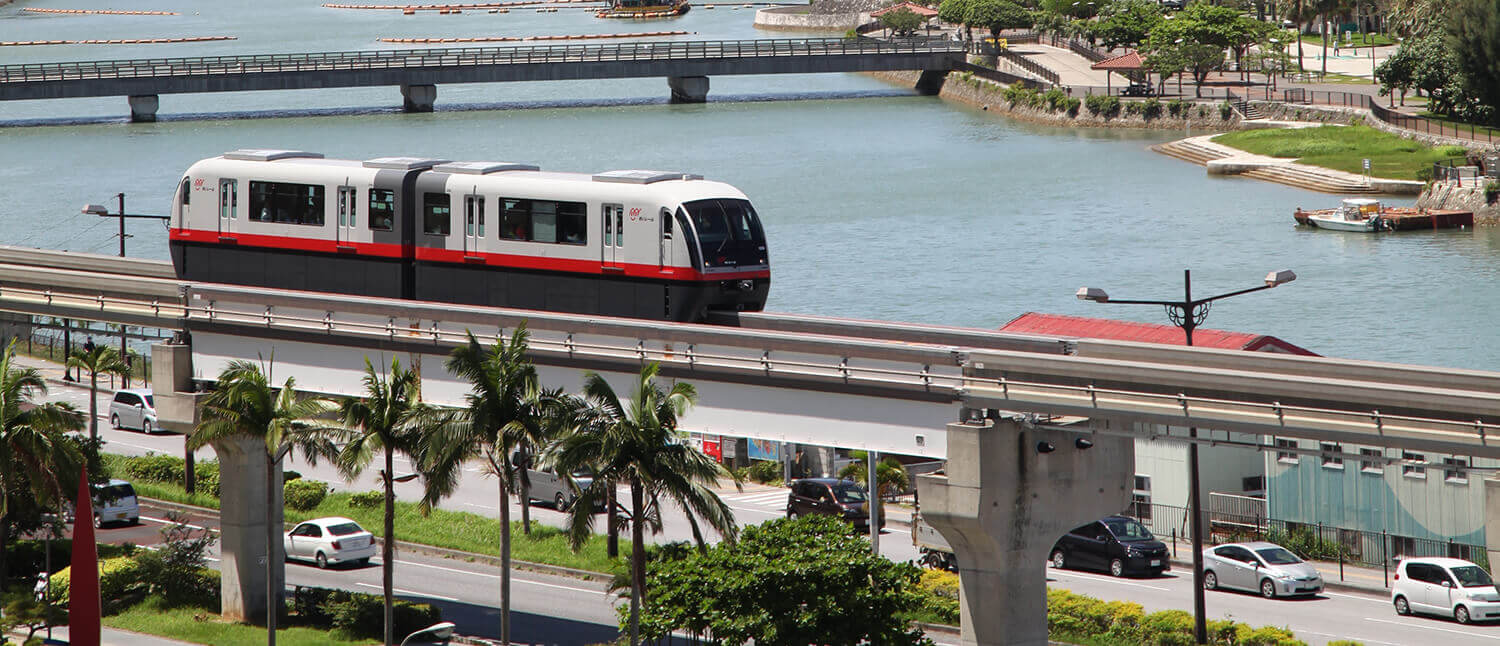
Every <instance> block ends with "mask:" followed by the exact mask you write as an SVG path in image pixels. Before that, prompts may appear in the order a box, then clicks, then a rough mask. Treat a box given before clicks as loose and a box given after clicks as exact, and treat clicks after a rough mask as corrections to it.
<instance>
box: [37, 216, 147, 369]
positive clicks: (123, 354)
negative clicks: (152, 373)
mask: <svg viewBox="0 0 1500 646" xmlns="http://www.w3.org/2000/svg"><path fill="white" fill-rule="evenodd" d="M115 199H116V200H118V205H119V210H118V211H117V212H115V213H113V214H111V213H110V212H109V209H107V208H105V207H103V206H101V205H98V204H85V205H84V206H83V209H82V211H81V212H82V213H83V214H85V215H97V216H100V217H107V218H119V219H120V257H121V258H124V257H125V238H126V235H125V218H142V219H146V220H161V221H162V222H163V223H165V222H167V221H168V220H170V219H171V216H166V215H134V214H128V213H126V212H125V194H124V193H116V194H115ZM63 334H64V336H66V334H67V331H66V329H64V332H63ZM129 337H130V334H129V328H128V326H126V325H125V324H123V323H121V324H120V358H121V360H123V361H125V365H126V366H129V365H130V349H129V347H128V346H127V345H126V342H127V340H128V339H129ZM64 345H66V343H65V344H64ZM121 383H122V384H123V387H125V388H129V387H130V376H129V374H126V375H124V376H122V377H121Z"/></svg>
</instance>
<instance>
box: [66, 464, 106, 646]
mask: <svg viewBox="0 0 1500 646" xmlns="http://www.w3.org/2000/svg"><path fill="white" fill-rule="evenodd" d="M68 595H69V601H68V643H70V644H74V645H75V646H99V614H100V612H99V609H100V605H99V551H98V549H97V546H96V545H95V544H94V501H93V497H92V496H91V495H89V475H88V468H87V467H85V468H84V469H83V473H80V474H79V475H78V501H77V503H76V504H74V505H73V567H72V573H71V575H70V581H69V584H68Z"/></svg>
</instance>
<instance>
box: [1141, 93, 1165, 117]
mask: <svg viewBox="0 0 1500 646" xmlns="http://www.w3.org/2000/svg"><path fill="white" fill-rule="evenodd" d="M1141 116H1143V117H1145V118H1147V119H1155V118H1157V117H1160V116H1161V101H1157V100H1156V99H1155V98H1150V99H1146V100H1145V101H1142V102H1141Z"/></svg>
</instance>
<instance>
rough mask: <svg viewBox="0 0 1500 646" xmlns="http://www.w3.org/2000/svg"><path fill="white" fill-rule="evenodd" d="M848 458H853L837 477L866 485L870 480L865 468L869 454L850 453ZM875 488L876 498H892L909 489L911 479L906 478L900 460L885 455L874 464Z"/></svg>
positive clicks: (904, 468)
mask: <svg viewBox="0 0 1500 646" xmlns="http://www.w3.org/2000/svg"><path fill="white" fill-rule="evenodd" d="M849 457H851V458H854V461H853V462H850V463H849V464H846V465H844V468H843V469H840V470H839V477H840V478H847V479H849V480H853V481H855V482H858V483H860V484H862V485H863V484H867V483H868V482H869V480H870V476H869V473H868V469H869V467H867V466H866V463H867V462H869V454H868V453H866V452H864V451H850V452H849ZM875 486H876V487H878V489H879V491H877V492H876V493H875V496H876V497H877V498H882V497H888V496H894V495H896V494H899V493H900V492H903V491H906V490H907V489H909V488H911V478H910V477H908V476H907V474H906V467H903V466H901V461H900V460H897V459H896V458H893V457H891V456H889V455H887V456H885V457H884V458H881V460H880V461H879V462H876V463H875Z"/></svg>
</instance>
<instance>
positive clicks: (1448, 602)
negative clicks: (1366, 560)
mask: <svg viewBox="0 0 1500 646" xmlns="http://www.w3.org/2000/svg"><path fill="white" fill-rule="evenodd" d="M1391 603H1393V604H1395V606H1396V614H1400V615H1409V614H1417V613H1420V614H1427V615H1438V616H1440V617H1452V618H1453V620H1454V621H1457V622H1458V623H1461V624H1466V623H1469V622H1471V621H1493V620H1495V619H1497V618H1500V592H1497V591H1496V590H1495V582H1494V581H1493V580H1492V579H1490V574H1489V573H1488V572H1485V571H1484V568H1481V567H1479V566H1478V565H1475V564H1473V563H1470V562H1468V561H1464V560H1461V559H1451V558H1434V557H1424V558H1409V559H1404V560H1402V561H1401V564H1400V565H1398V566H1396V577H1395V579H1394V580H1393V581H1391Z"/></svg>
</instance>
